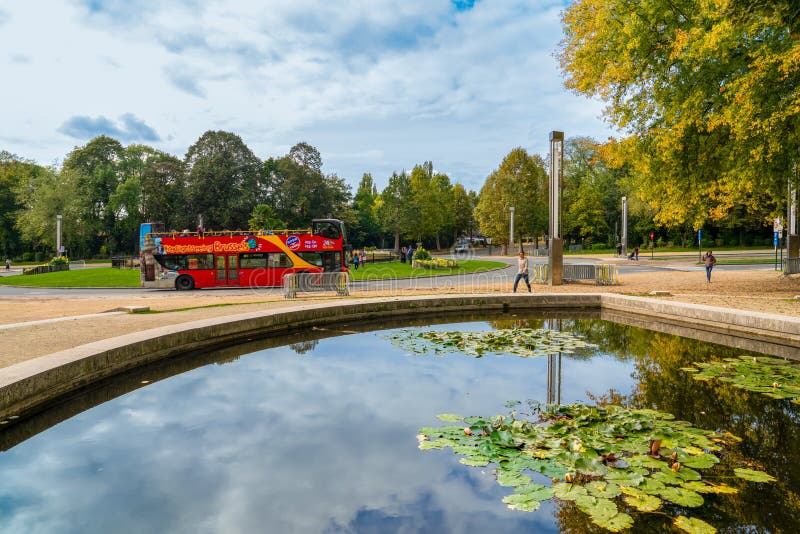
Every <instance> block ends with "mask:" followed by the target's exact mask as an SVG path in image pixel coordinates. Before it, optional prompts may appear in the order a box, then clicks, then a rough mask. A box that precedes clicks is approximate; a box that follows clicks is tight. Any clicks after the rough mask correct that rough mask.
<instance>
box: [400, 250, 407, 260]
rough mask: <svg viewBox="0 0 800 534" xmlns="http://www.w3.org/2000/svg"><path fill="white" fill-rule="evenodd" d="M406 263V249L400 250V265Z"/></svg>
mask: <svg viewBox="0 0 800 534" xmlns="http://www.w3.org/2000/svg"><path fill="white" fill-rule="evenodd" d="M405 262H406V247H403V248H401V249H400V263H405Z"/></svg>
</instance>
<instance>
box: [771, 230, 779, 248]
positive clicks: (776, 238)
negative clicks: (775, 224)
mask: <svg viewBox="0 0 800 534" xmlns="http://www.w3.org/2000/svg"><path fill="white" fill-rule="evenodd" d="M772 246H774V247H775V248H778V232H775V235H774V236H773V238H772Z"/></svg>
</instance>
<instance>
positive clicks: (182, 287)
mask: <svg viewBox="0 0 800 534" xmlns="http://www.w3.org/2000/svg"><path fill="white" fill-rule="evenodd" d="M175 289H177V290H178V291H189V290H191V289H194V279H193V278H192V277H191V276H189V275H186V274H182V275H180V276H179V277H178V278H176V279H175Z"/></svg>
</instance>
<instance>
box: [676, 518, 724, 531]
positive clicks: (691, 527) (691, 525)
mask: <svg viewBox="0 0 800 534" xmlns="http://www.w3.org/2000/svg"><path fill="white" fill-rule="evenodd" d="M674 524H675V526H676V527H678V528H679V529H681V530H683V531H684V532H688V533H689V534H714V533H715V532H716V531H717V529H716V528H714V527H713V526H711V525H709V524H708V523H706V522H705V521H703V520H702V519H697V518H696V517H686V516H685V515H682V516H678V517H677V518H675V521H674Z"/></svg>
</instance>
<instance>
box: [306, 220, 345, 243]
mask: <svg viewBox="0 0 800 534" xmlns="http://www.w3.org/2000/svg"><path fill="white" fill-rule="evenodd" d="M312 226H313V229H314V234H316V235H318V236H321V237H327V238H328V239H339V238H340V237H342V236H341V233H340V232H339V228H338V227H337V226H336V225H335V224H333V223H332V222H330V221H314V222H313V224H312Z"/></svg>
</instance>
